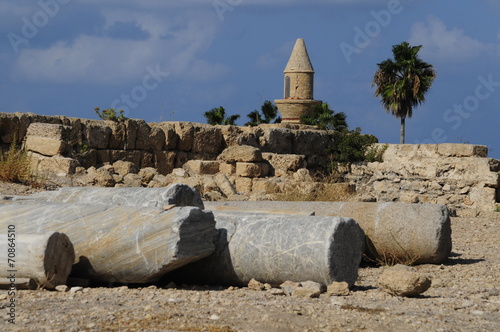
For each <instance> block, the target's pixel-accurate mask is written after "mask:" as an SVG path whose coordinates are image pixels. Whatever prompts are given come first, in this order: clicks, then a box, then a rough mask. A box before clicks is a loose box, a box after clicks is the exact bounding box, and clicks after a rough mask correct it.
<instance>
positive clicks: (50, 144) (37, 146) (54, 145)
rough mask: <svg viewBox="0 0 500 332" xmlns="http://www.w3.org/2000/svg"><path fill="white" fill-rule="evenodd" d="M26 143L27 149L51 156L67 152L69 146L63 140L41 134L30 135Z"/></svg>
mask: <svg viewBox="0 0 500 332" xmlns="http://www.w3.org/2000/svg"><path fill="white" fill-rule="evenodd" d="M25 144H26V145H25V148H26V150H28V151H32V152H36V153H39V154H43V155H44V156H49V157H51V156H56V155H63V154H65V151H66V149H67V147H68V146H67V145H66V143H65V142H63V141H60V140H55V139H52V138H48V137H40V136H28V137H27V138H26V143H25Z"/></svg>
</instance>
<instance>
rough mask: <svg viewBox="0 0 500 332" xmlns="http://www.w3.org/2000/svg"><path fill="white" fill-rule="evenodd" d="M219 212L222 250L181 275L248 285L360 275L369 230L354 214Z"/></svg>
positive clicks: (325, 280) (218, 248)
mask: <svg viewBox="0 0 500 332" xmlns="http://www.w3.org/2000/svg"><path fill="white" fill-rule="evenodd" d="M214 214H215V219H216V221H217V228H218V238H217V241H216V251H215V252H214V254H213V255H211V256H210V257H209V258H207V259H204V260H202V261H200V262H198V263H196V264H192V265H190V266H187V267H186V268H185V269H182V271H178V273H176V276H174V277H175V278H179V280H184V281H185V282H197V283H198V282H199V283H202V284H205V283H208V284H218V285H220V284H228V285H247V284H248V282H249V281H250V280H251V279H252V278H255V279H256V280H259V281H260V282H265V283H269V284H271V285H280V284H282V283H283V282H285V281H287V280H311V281H315V282H318V283H321V284H323V285H328V284H331V283H332V282H333V281H346V282H347V283H348V284H349V285H353V284H354V282H355V281H356V278H357V275H358V267H359V263H360V261H361V254H362V250H363V245H364V233H363V231H362V230H361V228H360V227H359V225H358V224H357V223H356V222H355V221H354V220H352V219H345V218H335V217H304V216H290V215H267V214H248V213H234V212H232V213H230V212H214ZM249 238H251V240H250V241H249Z"/></svg>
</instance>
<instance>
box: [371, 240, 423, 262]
mask: <svg viewBox="0 0 500 332" xmlns="http://www.w3.org/2000/svg"><path fill="white" fill-rule="evenodd" d="M391 236H392V239H393V240H394V241H395V243H396V246H397V247H398V248H399V249H400V250H394V251H383V252H379V251H378V250H377V248H375V245H374V244H373V242H372V241H371V240H370V238H369V237H368V236H365V253H364V254H363V260H365V261H366V262H368V263H373V264H375V265H378V266H394V265H397V264H402V265H408V266H410V265H414V264H415V263H416V262H417V261H418V260H419V259H420V256H419V255H416V254H412V253H410V252H409V251H408V250H406V249H405V248H403V246H402V245H401V244H400V243H399V241H398V240H396V238H395V237H394V235H392V234H391Z"/></svg>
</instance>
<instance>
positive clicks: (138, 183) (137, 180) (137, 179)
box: [123, 173, 142, 187]
mask: <svg viewBox="0 0 500 332" xmlns="http://www.w3.org/2000/svg"><path fill="white" fill-rule="evenodd" d="M123 187H142V176H140V175H139V174H132V173H129V174H127V175H125V176H124V177H123Z"/></svg>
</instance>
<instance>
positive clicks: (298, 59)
mask: <svg viewBox="0 0 500 332" xmlns="http://www.w3.org/2000/svg"><path fill="white" fill-rule="evenodd" d="M287 72H299V73H314V68H313V66H312V64H311V60H310V59H309V54H308V53H307V48H306V43H305V42H304V39H302V38H299V39H297V41H296V42H295V46H294V47H293V51H292V55H291V56H290V60H288V64H287V65H286V68H285V73H287Z"/></svg>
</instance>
